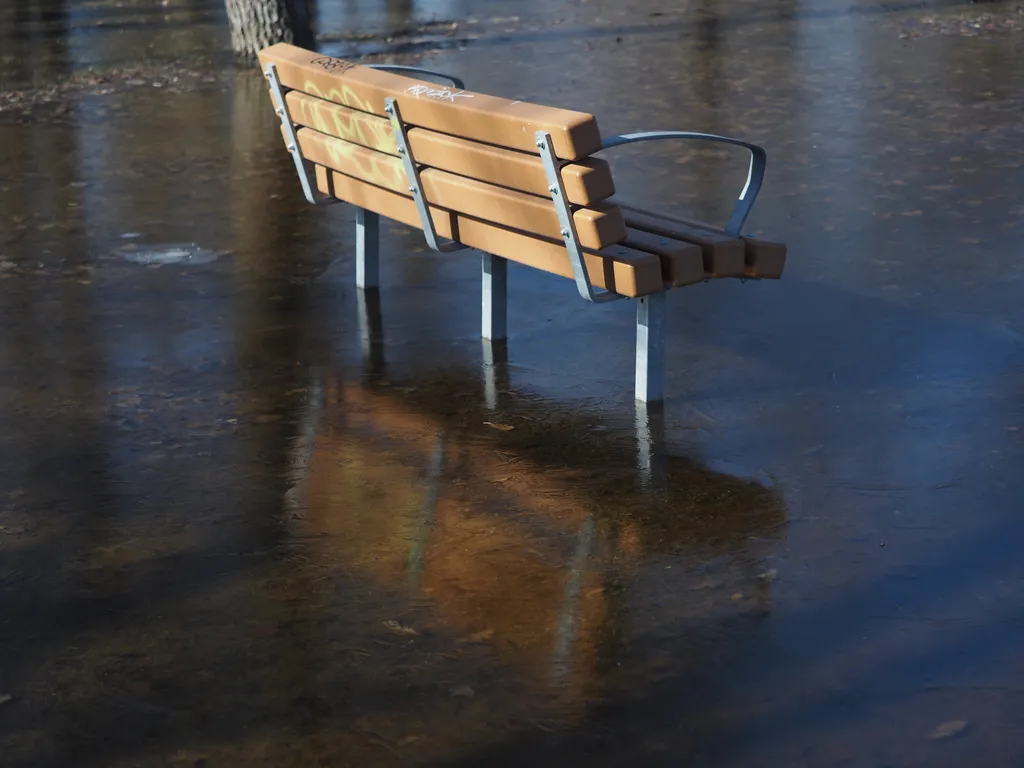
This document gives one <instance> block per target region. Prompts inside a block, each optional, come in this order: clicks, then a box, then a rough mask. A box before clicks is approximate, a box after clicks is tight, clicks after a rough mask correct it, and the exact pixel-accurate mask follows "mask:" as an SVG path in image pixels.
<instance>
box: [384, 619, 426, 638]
mask: <svg viewBox="0 0 1024 768" xmlns="http://www.w3.org/2000/svg"><path fill="white" fill-rule="evenodd" d="M384 626H385V627H387V628H388V629H389V630H391V631H392V632H394V633H395V634H396V635H418V634H419V632H417V631H416V630H415V629H413V628H412V627H406V626H404V625H402V624H399V623H398V622H397V621H395V620H394V619H388V620H387V621H385V622H384Z"/></svg>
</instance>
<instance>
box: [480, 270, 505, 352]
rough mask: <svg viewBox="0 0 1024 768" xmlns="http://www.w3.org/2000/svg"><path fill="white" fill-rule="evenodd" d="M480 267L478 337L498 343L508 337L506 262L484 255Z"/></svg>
mask: <svg viewBox="0 0 1024 768" xmlns="http://www.w3.org/2000/svg"><path fill="white" fill-rule="evenodd" d="M481 265H482V269H481V274H482V277H483V281H482V289H483V301H482V309H483V322H482V324H481V325H482V328H481V331H480V335H481V336H483V337H484V338H485V339H490V340H491V341H499V340H501V339H504V338H506V337H507V336H508V262H507V261H506V260H505V259H503V258H501V257H500V256H492V255H491V254H489V253H485V254H483V255H482V259H481Z"/></svg>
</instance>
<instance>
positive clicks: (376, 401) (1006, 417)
mask: <svg viewBox="0 0 1024 768" xmlns="http://www.w3.org/2000/svg"><path fill="white" fill-rule="evenodd" d="M510 5H511V4H508V3H501V2H498V1H497V0H490V1H489V2H474V3H469V2H450V3H445V2H440V0H439V1H438V2H434V3H420V2H412V1H411V0H410V1H407V2H397V3H370V2H363V1H362V0H359V1H358V2H351V3H328V2H326V1H325V2H321V3H319V19H320V21H319V25H320V28H319V31H320V34H321V39H322V40H323V48H324V50H330V51H332V52H335V53H345V52H346V51H350V50H355V51H357V52H358V51H363V52H368V53H376V54H378V55H379V56H380V57H388V56H389V54H388V50H389V48H388V46H389V45H391V46H395V49H396V50H400V51H402V52H403V53H402V57H401V58H400V59H396V60H400V61H402V62H403V63H409V62H414V63H415V62H423V63H424V65H425V66H430V67H432V68H435V69H439V70H443V71H450V72H452V73H453V74H457V75H460V76H462V77H464V78H465V79H466V80H467V83H468V85H469V87H470V88H472V89H474V90H481V91H487V92H493V93H496V94H500V95H504V96H508V97H512V98H524V99H531V100H535V101H540V102H546V103H553V104H558V105H560V106H566V107H572V108H577V109H583V110H586V111H591V112H593V113H594V114H596V115H597V116H598V117H599V120H600V122H601V124H602V126H603V129H604V132H605V134H606V135H612V134H614V133H617V132H625V131H631V130H643V129H656V128H687V129H693V130H704V131H712V132H721V133H732V134H739V135H742V136H744V137H747V138H749V139H751V140H753V141H757V142H758V143H761V144H763V145H764V146H766V147H767V148H768V151H769V173H768V182H767V184H766V187H765V189H764V191H763V193H762V198H761V200H760V202H759V204H758V207H757V209H756V210H755V213H754V215H753V217H752V219H751V221H750V229H751V230H753V231H756V232H758V233H761V234H763V235H765V236H767V237H770V238H777V239H781V240H784V241H786V242H787V243H789V245H790V256H789V264H788V268H787V274H786V275H785V277H784V279H783V280H782V281H780V282H778V283H769V282H763V283H748V284H740V283H727V282H721V283H713V284H707V285H699V286H694V287H691V288H687V289H685V290H680V291H678V292H677V293H676V294H675V295H673V296H672V297H671V300H670V302H669V328H670V335H669V341H668V361H667V362H668V366H667V367H668V373H669V380H668V384H667V391H668V399H667V401H666V403H665V407H664V411H663V412H661V411H659V410H653V409H652V411H651V412H650V413H648V414H636V413H635V412H634V408H633V403H632V352H633V348H632V333H633V316H632V314H631V311H632V307H631V306H630V305H629V304H627V303H623V305H622V306H617V305H612V306H607V307H588V306H585V305H584V304H583V302H581V301H580V300H579V299H578V298H577V297H576V296H575V291H574V289H573V286H572V284H571V283H570V282H569V281H566V280H561V279H558V278H555V277H551V276H548V275H544V274H540V273H536V272H531V271H530V270H528V269H526V268H519V267H517V266H516V265H513V267H512V269H511V270H510V280H511V289H510V290H511V293H510V317H509V324H510V329H511V336H510V340H509V344H508V348H507V350H504V349H502V348H498V349H489V348H484V347H482V345H481V342H480V340H479V339H478V327H479V326H478V322H479V317H478V312H479V309H478V290H479V285H478V265H477V263H476V261H475V260H474V259H473V257H471V256H470V257H467V256H466V255H465V254H452V255H440V254H433V253H429V252H427V251H426V250H425V249H424V246H423V243H422V236H419V237H417V236H416V235H415V234H414V233H412V232H410V231H408V230H405V229H403V228H402V227H400V226H390V225H389V226H387V227H386V228H385V233H384V238H385V239H384V244H383V247H384V253H385V255H386V258H385V259H384V264H383V287H382V289H381V291H380V294H379V296H376V295H373V294H371V295H369V296H368V297H360V296H358V295H357V292H356V290H355V289H354V287H353V282H354V280H353V272H354V269H353V253H352V242H353V229H354V227H353V222H352V212H351V211H350V210H349V209H347V208H346V207H345V206H337V207H334V208H330V209H310V208H309V207H308V206H307V205H306V204H305V203H304V202H303V200H302V198H301V195H300V193H299V188H298V184H297V182H296V179H295V177H294V170H293V168H292V166H291V163H290V160H289V158H288V157H287V155H286V154H285V153H284V152H283V151H282V148H281V143H280V137H279V134H278V133H277V127H276V124H275V119H274V115H273V112H272V110H271V108H270V104H269V100H268V97H267V94H266V91H265V88H264V85H263V82H262V81H261V79H260V78H259V76H258V73H256V72H254V71H247V70H246V71H235V70H234V69H232V68H231V67H230V66H228V63H227V62H228V56H227V55H226V52H225V46H226V44H227V39H228V38H227V32H226V29H225V28H224V23H223V14H222V11H221V7H220V3H219V2H214V0H205V1H203V0H199V1H197V2H176V1H175V0H166V1H165V2H164V3H163V4H161V5H160V6H159V7H158V6H156V5H152V4H145V5H144V4H142V3H137V4H132V3H120V4H113V3H100V2H94V3H76V4H73V5H72V4H64V3H60V2H54V1H53V0H46V1H45V2H28V3H14V2H0V40H3V45H2V47H0V59H2V61H3V63H4V72H3V75H2V78H0V86H2V88H4V89H6V91H5V93H4V94H3V95H2V96H0V106H2V107H3V110H2V111H0V426H2V428H0V765H3V766H4V768H8V767H10V768H28V767H29V766H32V767H33V768H36V767H38V766H164V765H175V766H179V765H180V766H201V765H208V766H218V765H232V766H233V765H239V766H272V765H273V766H276V765H301V766H312V765H324V766H378V765H379V766H389V765H431V766H476V765H509V766H512V765H515V766H520V765H523V764H527V763H530V764H534V765H575V764H583V763H586V764H590V765H599V766H605V765H606V766H619V765H623V764H634V765H645V766H647V765H673V766H675V765H692V766H744V767H746V766H772V767H773V768H775V767H776V766H783V765H793V766H796V765H808V766H856V767H859V766H925V765H927V766H962V765H965V764H968V763H970V764H973V765H985V766H1012V765H1018V764H1020V762H1021V760H1022V759H1024V716H1022V714H1021V713H1022V712H1024V566H1022V565H1021V558H1020V546H1021V545H1020V543H1021V541H1022V540H1024V519H1022V517H1021V508H1022V506H1021V502H1022V499H1024V480H1022V479H1021V476H1020V475H1018V474H1017V472H1018V471H1019V468H1020V466H1021V465H1022V459H1024V442H1022V441H1024V310H1022V308H1021V307H1022V305H1021V300H1020V296H1021V291H1022V290H1024V279H1022V278H1024V266H1022V261H1021V256H1022V254H1024V248H1022V240H1024V194H1022V191H1021V190H1022V189H1024V170H1022V162H1024V121H1022V119H1021V118H1022V115H1024V55H1022V54H1024V34H1022V33H1021V32H1020V26H1021V24H1020V21H1021V19H1022V18H1024V12H1022V10H1021V8H1020V7H1019V6H1018V5H1015V4H1013V3H985V4H977V5H975V4H963V5H960V4H956V3H952V4H949V3H947V4H941V3H937V4H925V3H921V4H906V5H904V6H894V5H882V4H874V3H867V2H860V3H856V4H854V5H852V6H850V5H849V4H846V3H838V2H831V1H830V0H827V1H825V2H820V3H814V4H810V3H805V2H796V1H794V0H779V2H776V3H772V4H768V5H765V4H763V3H756V4H755V3H750V2H744V1H743V0H733V1H730V2H726V1H725V0H723V1H722V2H716V1H715V0H702V1H700V2H697V1H695V2H693V3H690V4H685V5H683V6H671V7H669V6H670V4H668V3H660V2H657V1H656V0H642V2H638V3H629V4H623V3H616V2H611V0H579V1H578V2H568V1H567V0H566V1H563V0H556V1H555V2H547V3H539V2H537V3H535V2H521V3H517V4H515V6H514V9H513V10H509V7H510ZM438 22H441V23H438ZM389 37H390V38H391V40H390V41H389V40H388V38H389ZM346 46H348V48H346ZM58 84H59V87H58ZM737 159H738V158H736V157H734V156H732V155H722V156H719V155H718V154H714V153H708V154H703V153H692V152H690V153H680V151H679V149H678V148H674V147H665V148H653V147H646V148H643V149H629V150H622V151H621V154H620V155H617V156H616V157H615V158H614V159H613V164H614V167H615V173H616V179H617V186H618V188H619V191H620V194H621V195H622V196H623V197H626V198H629V199H631V200H633V201H636V202H642V203H648V204H652V205H657V206H660V207H661V208H663V209H665V210H667V211H691V212H694V213H695V214H697V215H698V216H699V217H701V218H715V217H717V218H721V215H722V213H723V212H724V211H725V210H726V207H727V206H728V204H729V200H730V198H731V197H732V195H733V194H734V193H735V190H736V188H738V183H739V182H740V181H742V164H739V165H737V164H736V163H735V162H734V161H736V160H737ZM484 361H492V362H491V363H490V364H486V365H485V364H484ZM638 423H639V425H640V433H641V435H640V436H641V439H640V440H638V437H637V424H638Z"/></svg>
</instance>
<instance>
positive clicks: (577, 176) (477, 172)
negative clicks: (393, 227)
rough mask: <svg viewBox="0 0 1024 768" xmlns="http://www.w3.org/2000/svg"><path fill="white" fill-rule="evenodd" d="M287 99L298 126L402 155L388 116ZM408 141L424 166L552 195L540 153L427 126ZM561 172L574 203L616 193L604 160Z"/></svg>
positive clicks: (303, 97)
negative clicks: (487, 142)
mask: <svg viewBox="0 0 1024 768" xmlns="http://www.w3.org/2000/svg"><path fill="white" fill-rule="evenodd" d="M285 99H286V100H287V102H288V111H289V113H290V114H291V117H292V120H293V121H294V122H296V123H298V124H299V125H304V126H308V127H310V128H315V129H316V130H317V131H320V132H321V133H325V134H328V135H329V136H333V137H336V138H339V139H344V140H345V141H349V142H352V143H354V144H361V145H362V146H364V147H369V148H370V149H375V150H377V151H378V152H386V153H387V154H389V155H397V154H398V145H397V144H396V143H395V137H394V135H393V134H392V131H391V123H390V122H389V121H388V120H387V119H386V118H383V117H378V116H376V115H370V114H367V113H366V112H359V111H358V110H355V109H349V108H348V107H343V106H341V105H339V104H333V103H331V102H329V101H324V100H323V99H318V98H316V97H314V96H310V95H308V94H305V93H302V92H300V91H289V92H288V94H287V96H286V97H285ZM409 145H410V146H411V147H412V153H413V156H414V157H415V158H416V162H418V163H420V164H422V165H428V166H431V167H433V168H439V169H441V170H443V171H450V172H452V173H457V174H459V175H461V176H469V177H470V178H474V179H479V180H481V181H486V182H488V183H490V184H497V185H499V186H502V187H509V188H511V189H518V190H520V191H522V192H529V193H531V194H534V195H541V196H542V197H548V196H549V192H548V181H547V176H546V175H545V174H544V164H543V163H542V162H541V159H540V157H539V156H538V155H537V154H536V153H534V154H528V153H525V152H519V151H516V150H511V149H503V148H501V147H492V146H490V145H488V144H481V143H479V142H476V141H469V140H468V139H460V138H458V137H457V136H448V135H447V134H443V133H436V132H434V131H430V130H427V129H426V128H412V129H410V130H409ZM561 174H562V183H563V184H564V185H565V194H566V197H568V199H569V202H570V203H573V204H574V205H588V204H591V203H596V202H599V201H601V200H605V199H607V198H609V197H611V196H612V195H613V194H615V184H614V182H612V173H611V169H610V168H609V167H608V163H607V162H606V161H604V160H602V159H600V158H596V157H591V158H587V159H585V160H580V161H578V162H576V163H569V164H567V165H564V166H563V167H562V168H561Z"/></svg>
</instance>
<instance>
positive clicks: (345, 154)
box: [260, 43, 664, 296]
mask: <svg viewBox="0 0 1024 768" xmlns="http://www.w3.org/2000/svg"><path fill="white" fill-rule="evenodd" d="M260 63H261V66H262V67H266V66H267V64H269V63H273V64H274V65H275V66H276V69H277V73H278V77H279V79H280V82H281V85H282V86H283V87H284V88H285V89H288V90H287V93H286V96H285V101H286V104H287V107H288V112H289V114H290V116H291V119H292V121H293V123H294V124H295V126H296V128H297V138H298V143H299V147H300V149H301V152H302V155H303V157H305V158H306V159H307V160H309V161H310V162H311V163H313V164H314V166H315V167H316V172H317V185H318V187H319V188H320V191H321V192H323V193H325V194H329V195H333V196H335V197H337V198H339V199H341V200H345V201H346V202H349V203H352V204H353V205H357V206H360V207H363V208H366V209H367V210H371V211H375V212H377V213H380V214H381V215H384V216H387V217H389V218H392V219H395V220H397V221H401V222H403V223H405V224H409V225H411V226H415V227H419V226H420V221H419V215H418V213H417V211H416V207H415V203H414V202H413V199H412V195H411V193H410V190H409V180H408V178H407V176H406V173H405V169H404V167H403V164H402V160H401V158H400V157H399V154H398V147H397V144H396V141H395V136H394V134H393V131H392V127H391V124H390V122H389V120H388V119H387V118H386V117H385V112H384V103H385V99H387V98H389V97H390V98H393V99H395V101H396V102H397V104H398V107H399V111H400V113H401V116H402V120H403V122H404V123H405V124H406V125H407V126H408V140H409V146H410V148H411V150H412V155H413V156H414V158H415V160H416V163H417V165H418V166H419V167H420V181H421V184H422V187H423V190H424V193H425V197H426V199H427V201H428V203H430V210H431V215H432V218H433V220H434V226H435V228H436V230H437V232H438V234H439V235H441V236H443V237H448V238H452V239H456V240H458V241H460V242H462V243H464V244H465V245H468V246H470V247H473V248H478V249H480V250H484V251H487V252H489V253H492V254H495V255H497V256H502V257H505V258H510V259H513V260H516V261H520V262H523V263H527V264H530V265H531V266H534V267H537V268H539V269H544V270H547V271H550V272H554V273H557V274H561V275H564V276H566V277H570V276H571V275H572V269H571V266H570V264H569V259H568V255H567V253H566V250H565V247H564V243H563V242H562V236H561V227H560V225H559V222H558V215H557V213H556V210H555V206H554V204H553V203H552V200H551V197H550V192H549V190H548V182H547V178H546V176H545V173H544V167H543V164H542V160H541V157H540V154H539V151H538V149H537V146H536V133H537V131H545V132H547V133H549V134H550V135H551V139H552V146H553V148H554V150H555V154H556V155H557V157H558V158H559V159H560V160H562V161H563V163H562V165H561V169H560V172H561V175H562V179H563V184H564V186H565V191H566V197H567V198H568V200H569V202H570V203H572V204H573V218H574V221H575V224H576V229H577V232H578V235H579V239H580V242H581V244H582V245H583V247H584V249H585V250H586V251H587V255H586V259H587V268H588V272H589V273H590V276H591V281H592V282H593V283H594V284H595V285H596V286H598V287H602V288H607V289H609V290H615V291H617V292H619V293H623V294H624V295H631V296H640V295H645V294H649V293H654V292H657V291H660V290H663V288H664V281H663V276H662V266H661V262H660V261H659V258H658V257H657V256H656V255H653V254H652V253H647V252H642V251H638V250H635V249H632V248H628V247H625V246H623V245H622V243H624V242H625V241H626V239H627V231H626V224H625V221H624V218H623V214H622V212H621V210H620V209H619V208H618V206H616V205H612V204H610V203H607V202H604V201H606V200H607V199H608V198H609V197H611V196H612V195H613V194H614V191H615V188H614V184H613V183H612V176H611V170H610V169H609V167H608V165H607V163H606V162H605V161H604V160H601V159H599V158H593V157H590V155H591V154H592V153H594V152H596V151H598V150H599V149H600V148H601V135H600V132H599V131H598V127H597V121H596V120H595V119H594V117H593V116H592V115H588V114H584V113H581V112H573V111H570V110H565V109H558V108H554V107H547V106H542V105H538V104H530V103H527V102H523V101H511V100H509V99H504V98H499V97H495V96H488V95H485V94H480V93H473V92H470V91H462V90H457V89H452V88H447V87H444V86H439V85H437V84H435V83H430V82H426V81H422V80H415V79H412V78H409V77H405V76H403V75H397V74H393V73H390V72H384V71H380V70H375V69H371V68H369V67H363V66H359V65H357V64H353V63H352V62H347V61H343V60H341V59H335V58H331V57H327V56H321V55H319V54H317V53H314V52H311V51H308V50H305V49H302V48H297V47H295V46H292V45H288V44H286V43H281V44H278V45H274V46H271V47H269V48H267V49H265V50H264V51H262V52H261V53H260Z"/></svg>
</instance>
